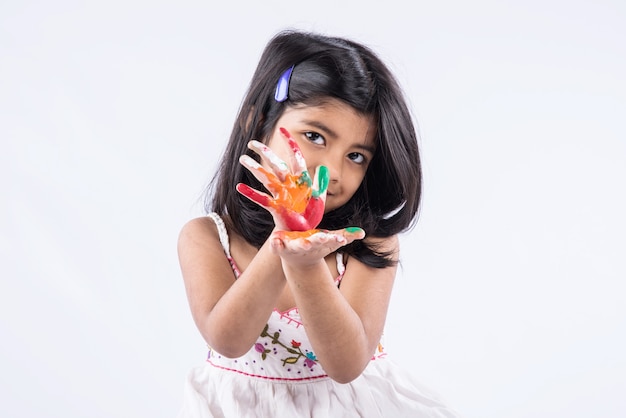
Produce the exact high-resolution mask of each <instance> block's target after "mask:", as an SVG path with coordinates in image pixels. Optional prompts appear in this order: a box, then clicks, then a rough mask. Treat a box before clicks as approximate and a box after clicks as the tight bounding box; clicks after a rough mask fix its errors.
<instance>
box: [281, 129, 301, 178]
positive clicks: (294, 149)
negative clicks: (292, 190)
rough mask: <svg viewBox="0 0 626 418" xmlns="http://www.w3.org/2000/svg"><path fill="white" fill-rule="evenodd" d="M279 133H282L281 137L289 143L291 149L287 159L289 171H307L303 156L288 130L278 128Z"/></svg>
mask: <svg viewBox="0 0 626 418" xmlns="http://www.w3.org/2000/svg"><path fill="white" fill-rule="evenodd" d="M280 133H281V134H282V135H283V138H285V140H287V144H289V148H290V149H291V158H290V159H289V162H290V164H291V172H292V173H293V174H296V175H299V174H302V173H305V172H307V167H306V161H305V160H304V156H303V155H302V151H301V150H300V147H299V146H298V143H297V142H296V140H295V139H293V137H292V136H291V134H290V133H289V131H288V130H287V129H285V128H280ZM307 174H308V173H307Z"/></svg>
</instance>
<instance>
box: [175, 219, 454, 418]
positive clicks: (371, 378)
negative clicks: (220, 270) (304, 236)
mask: <svg viewBox="0 0 626 418" xmlns="http://www.w3.org/2000/svg"><path fill="white" fill-rule="evenodd" d="M209 216H210V217H211V218H212V219H213V220H214V221H215V222H216V224H217V226H218V230H219V232H220V241H221V243H222V246H223V247H224V252H225V254H226V257H227V258H228V259H229V261H230V262H231V266H232V267H233V271H234V272H235V275H236V276H238V275H239V270H238V268H237V265H236V263H235V262H234V260H233V259H232V257H231V256H230V250H229V245H228V235H227V232H226V228H225V227H224V224H223V222H222V220H221V219H220V218H219V217H218V216H217V215H216V214H210V215H209ZM337 260H338V264H337V267H338V271H339V272H340V276H339V278H338V279H337V282H339V281H340V280H341V277H342V276H343V271H344V266H343V262H342V258H341V257H337ZM345 349H346V350H350V347H345ZM209 417H228V418H231V417H232V418H265V417H272V418H283V417H284V418H298V417H314V418H317V417H332V418H343V417H367V418H369V417H372V418H373V417H388V418H400V417H411V418H443V417H446V418H453V417H454V418H456V417H458V415H457V413H456V412H454V410H452V409H451V408H449V407H447V406H446V405H445V404H443V403H442V402H441V400H440V399H439V398H438V397H437V396H436V395H435V394H434V393H432V392H431V391H429V390H428V389H427V388H425V387H423V386H422V385H421V384H419V383H418V382H416V381H415V380H414V379H413V377H412V376H411V375H409V374H408V373H407V372H406V371H405V370H403V369H401V368H400V367H398V366H397V365H396V364H395V363H393V362H391V361H390V359H388V358H387V357H386V353H385V352H384V350H383V347H382V345H379V346H378V349H377V350H376V353H375V354H374V355H373V357H372V360H371V361H370V363H369V364H368V366H367V367H366V368H365V370H364V371H363V373H362V374H361V376H359V377H358V378H356V379H355V380H353V381H352V382H350V383H347V384H341V383H337V382H335V381H334V380H332V379H331V378H329V377H328V376H327V375H326V373H325V372H324V370H323V369H322V366H321V365H320V364H319V363H318V362H317V358H316V357H315V353H314V351H313V349H312V347H311V344H310V343H309V339H308V338H307V335H306V332H305V329H304V326H303V325H302V323H301V322H300V316H299V314H298V309H297V308H293V309H291V310H289V311H286V312H280V311H277V310H275V311H274V312H272V314H271V316H270V319H269V320H268V323H267V325H266V326H265V328H264V329H263V331H262V333H261V335H260V336H259V338H258V340H257V342H256V343H255V344H254V345H253V346H252V347H251V348H250V351H248V352H247V353H246V354H245V355H243V356H241V357H239V358H234V359H232V358H226V357H224V356H222V355H220V354H219V353H218V352H216V351H215V350H213V349H211V348H209V354H208V357H207V359H206V361H205V362H204V363H203V364H201V365H198V366H196V367H194V368H193V369H192V370H191V371H190V373H189V375H188V376H187V380H186V382H185V389H184V395H183V405H182V408H181V410H180V412H179V414H178V418H209Z"/></svg>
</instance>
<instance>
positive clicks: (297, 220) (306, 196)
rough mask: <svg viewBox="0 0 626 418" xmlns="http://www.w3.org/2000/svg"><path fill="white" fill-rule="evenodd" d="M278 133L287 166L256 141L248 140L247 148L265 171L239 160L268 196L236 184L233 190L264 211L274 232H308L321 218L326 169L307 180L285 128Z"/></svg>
mask: <svg viewBox="0 0 626 418" xmlns="http://www.w3.org/2000/svg"><path fill="white" fill-rule="evenodd" d="M280 132H281V133H282V136H283V138H284V139H285V141H287V143H288V144H289V149H290V150H291V155H290V158H289V164H287V163H286V162H284V161H283V160H281V159H280V158H278V156H277V155H276V154H274V152H273V151H272V150H271V149H270V148H269V147H268V146H266V145H264V144H262V143H260V142H258V141H250V142H249V144H248V148H250V149H251V150H253V151H254V152H256V153H257V154H259V156H260V157H261V159H262V160H263V161H264V162H265V163H266V165H267V166H269V167H270V169H269V170H268V169H266V168H265V167H263V166H262V165H261V164H259V163H257V162H256V161H255V160H254V159H252V158H251V157H249V156H248V155H242V156H241V157H240V158H239V162H240V163H241V164H242V165H243V166H244V167H246V168H247V169H248V170H249V171H250V172H251V173H252V174H253V175H254V177H256V178H257V179H258V180H259V181H260V182H261V183H263V185H264V186H265V187H266V188H267V190H269V192H270V193H271V195H268V194H267V193H263V192H260V191H258V190H255V189H253V188H251V187H250V186H248V185H246V184H243V183H239V184H238V185H237V191H238V192H239V193H241V194H242V195H244V196H245V197H247V198H248V199H250V200H252V201H253V202H255V203H257V204H258V205H260V206H262V207H264V208H265V209H267V210H268V211H269V212H270V213H271V214H272V217H273V218H274V223H275V224H276V227H277V228H278V229H280V230H286V231H308V230H311V229H314V228H315V227H316V226H317V225H319V223H320V222H321V220H322V217H323V216H324V205H325V202H326V191H327V189H328V181H329V175H328V169H327V168H326V167H324V166H319V167H317V169H316V170H315V176H314V179H313V180H311V176H310V175H309V172H308V170H307V166H306V162H305V161H304V157H303V156H302V152H301V151H300V147H298V144H297V143H296V141H295V140H294V139H293V138H292V137H291V135H290V134H289V132H288V131H287V130H286V129H284V128H280Z"/></svg>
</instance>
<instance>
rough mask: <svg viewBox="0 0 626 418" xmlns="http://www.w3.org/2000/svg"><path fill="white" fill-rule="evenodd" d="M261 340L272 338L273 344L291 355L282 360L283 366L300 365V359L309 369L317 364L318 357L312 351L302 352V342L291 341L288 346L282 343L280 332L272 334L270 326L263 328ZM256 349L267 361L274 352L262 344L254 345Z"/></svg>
mask: <svg viewBox="0 0 626 418" xmlns="http://www.w3.org/2000/svg"><path fill="white" fill-rule="evenodd" d="M261 338H271V339H272V344H278V345H279V346H281V347H283V348H284V349H285V350H286V351H287V353H289V354H291V355H288V356H287V357H286V358H283V359H280V360H281V361H282V362H283V366H286V365H287V364H296V363H298V361H300V359H303V363H304V365H305V367H308V368H309V369H311V368H313V367H314V366H315V365H316V364H317V357H315V354H314V353H313V352H312V351H308V350H307V351H306V352H303V351H302V349H301V348H300V346H301V345H302V343H301V342H299V341H296V340H291V345H290V346H288V345H286V344H284V343H283V342H282V341H280V331H274V333H273V334H270V333H269V324H266V325H265V328H263V332H261ZM254 349H255V351H256V352H257V353H259V354H261V358H262V359H263V360H265V359H266V358H267V355H268V354H269V353H271V352H272V350H270V349H268V348H265V346H264V345H263V344H261V343H256V344H254Z"/></svg>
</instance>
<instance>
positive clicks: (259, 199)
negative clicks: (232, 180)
mask: <svg viewBox="0 0 626 418" xmlns="http://www.w3.org/2000/svg"><path fill="white" fill-rule="evenodd" d="M236 189H237V191H238V192H239V193H241V194H242V195H244V196H245V197H247V198H248V199H250V200H252V201H253V202H254V203H256V204H258V205H260V206H262V207H264V208H265V209H267V210H269V211H270V212H271V208H272V202H273V199H272V197H271V196H269V195H268V194H266V193H263V192H259V191H258V190H255V189H253V188H252V187H250V186H248V185H247V184H244V183H239V184H237V186H236Z"/></svg>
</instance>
